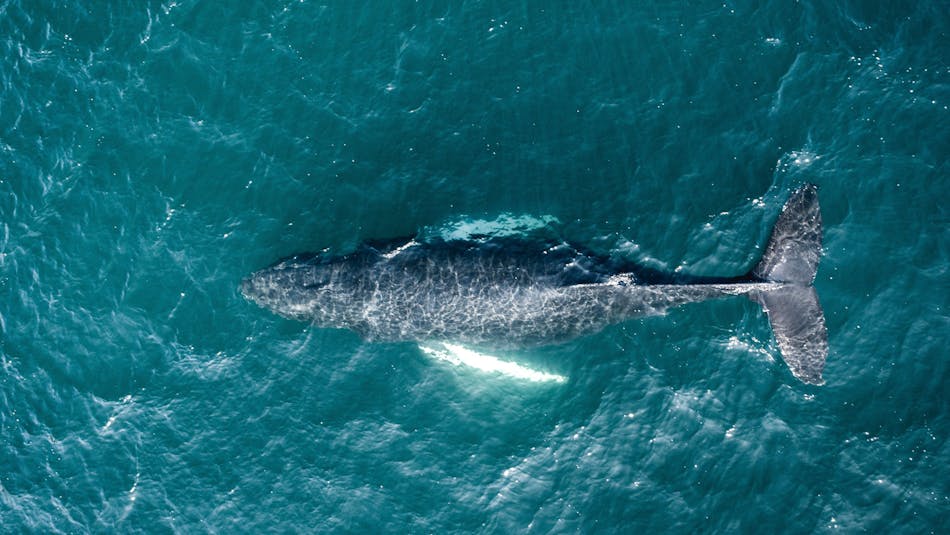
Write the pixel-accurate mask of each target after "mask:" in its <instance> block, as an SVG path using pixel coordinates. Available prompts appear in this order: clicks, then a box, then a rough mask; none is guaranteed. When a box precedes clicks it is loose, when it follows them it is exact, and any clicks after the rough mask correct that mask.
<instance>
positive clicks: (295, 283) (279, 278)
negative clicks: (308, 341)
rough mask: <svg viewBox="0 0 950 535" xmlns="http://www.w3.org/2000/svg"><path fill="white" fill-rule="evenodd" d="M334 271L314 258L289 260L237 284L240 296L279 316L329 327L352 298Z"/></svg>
mask: <svg viewBox="0 0 950 535" xmlns="http://www.w3.org/2000/svg"><path fill="white" fill-rule="evenodd" d="M337 267H338V266H336V265H335V264H334V263H333V262H327V261H325V260H323V259H322V258H320V257H319V256H315V255H301V256H295V257H291V258H288V259H285V260H282V261H280V262H277V263H276V264H274V265H272V266H270V267H267V268H264V269H262V270H260V271H256V272H254V273H253V274H251V276H249V277H247V278H246V279H244V280H243V281H241V293H242V294H243V295H244V297H245V298H247V299H248V300H250V301H253V302H255V303H257V304H258V305H260V306H261V307H264V308H267V309H269V310H272V311H273V312H276V313H277V314H280V315H281V316H285V317H288V318H292V319H298V320H314V321H317V322H319V323H322V324H327V325H332V324H334V323H337V322H336V321H333V320H334V319H335V318H336V316H338V315H339V313H340V311H341V310H344V307H343V305H345V304H346V302H347V301H348V299H347V298H346V296H347V295H352V292H351V291H347V289H346V288H345V286H346V285H345V284H341V282H344V281H341V280H340V277H339V276H337V273H338V271H339V270H338V269H336V268H337Z"/></svg>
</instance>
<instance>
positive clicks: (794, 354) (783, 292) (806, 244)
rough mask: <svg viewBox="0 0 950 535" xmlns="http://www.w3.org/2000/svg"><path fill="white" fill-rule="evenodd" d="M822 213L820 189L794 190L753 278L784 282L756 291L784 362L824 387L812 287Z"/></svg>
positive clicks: (822, 337)
mask: <svg viewBox="0 0 950 535" xmlns="http://www.w3.org/2000/svg"><path fill="white" fill-rule="evenodd" d="M821 232H822V230H821V211H820V209H819V207H818V187H817V186H815V185H814V184H806V185H804V186H802V187H800V188H798V189H797V190H795V191H794V192H793V193H792V194H791V196H790V197H789V198H788V201H786V203H785V207H784V208H782V213H781V214H780V215H779V217H778V220H777V221H776V222H775V226H774V227H773V228H772V235H771V237H770V238H769V242H768V244H767V245H766V248H765V254H763V255H762V259H761V260H760V261H759V263H758V264H757V265H756V266H755V268H753V269H752V272H751V273H750V275H751V276H752V277H753V278H756V279H759V280H763V281H767V282H777V283H783V284H782V286H780V287H779V288H777V289H774V290H770V291H759V292H754V293H753V294H752V295H751V297H752V298H753V299H754V300H755V301H756V302H758V303H759V304H760V305H762V308H763V309H764V310H765V313H766V315H767V316H768V318H769V323H770V324H771V325H772V332H773V333H775V340H776V342H778V347H779V350H781V352H782V358H783V359H784V360H785V363H786V364H787V365H788V367H789V369H790V370H791V371H792V374H793V375H794V376H795V377H797V378H798V379H799V380H801V381H802V382H805V383H808V384H813V385H820V384H823V383H824V380H823V379H822V378H821V372H822V370H823V369H824V367H825V359H826V358H827V356H828V331H827V329H826V328H825V315H824V313H823V312H822V310H821V303H819V302H818V293H817V292H816V291H815V288H814V287H813V286H812V283H813V282H814V280H815V273H816V272H817V271H818V261H819V260H820V259H821Z"/></svg>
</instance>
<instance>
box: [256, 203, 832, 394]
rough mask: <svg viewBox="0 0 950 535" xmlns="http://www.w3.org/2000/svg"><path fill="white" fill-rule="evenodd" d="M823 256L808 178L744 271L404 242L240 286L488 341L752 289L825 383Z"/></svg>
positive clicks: (552, 338) (272, 271)
mask: <svg viewBox="0 0 950 535" xmlns="http://www.w3.org/2000/svg"><path fill="white" fill-rule="evenodd" d="M820 256H821V214H820V210H819V208H818V197H817V188H816V187H815V186H814V185H811V184H809V185H805V186H802V187H801V188H799V189H798V190H796V191H795V192H793V193H792V194H791V195H790V196H789V200H788V201H787V202H786V204H785V207H784V208H783V210H782V212H781V214H780V215H779V218H778V220H777V221H776V223H775V226H774V228H773V230H772V235H771V238H770V239H769V242H768V244H767V246H766V249H765V253H764V255H763V256H762V259H761V261H760V262H759V263H758V264H757V265H756V266H755V267H754V268H753V269H752V271H750V272H749V273H747V274H745V275H741V276H736V277H723V278H709V277H706V278H700V277H690V276H683V275H673V274H664V273H660V272H656V271H653V270H649V269H644V268H642V267H639V266H636V265H633V264H630V263H626V262H623V261H616V260H610V259H606V258H602V257H599V256H597V255H595V254H592V253H589V252H586V251H584V250H582V249H580V248H577V247H574V246H571V245H568V244H564V243H536V242H531V241H527V240H524V239H518V238H486V239H477V238H473V239H469V240H443V239H435V240H426V241H423V242H417V241H415V240H413V239H408V238H407V239H403V240H395V241H389V242H386V243H376V244H365V245H362V246H360V247H359V248H358V249H357V250H356V251H354V252H352V253H350V254H346V255H326V254H304V255H297V256H294V257H291V258H287V259H284V260H282V261H279V262H277V263H276V264H274V265H272V266H270V267H268V268H266V269H263V270H260V271H258V272H256V273H254V274H252V275H251V276H250V277H248V278H247V279H245V280H244V281H243V282H242V284H241V291H242V293H243V294H244V295H245V297H247V298H248V299H250V300H252V301H254V302H256V303H258V304H259V305H261V306H263V307H265V308H268V309H270V310H272V311H274V312H276V313H278V314H280V315H282V316H285V317H289V318H294V319H299V320H305V321H312V322H313V323H314V324H316V325H318V326H323V327H338V328H347V329H351V330H353V331H356V332H358V333H360V334H361V335H362V336H364V337H365V338H368V339H373V340H392V341H395V340H414V341H452V342H456V343H462V344H471V345H476V346H481V347H485V346H489V347H524V346H531V345H542V344H549V343H556V342H559V341H563V340H567V339H570V338H573V337H577V336H581V335H584V334H588V333H593V332H597V331H599V330H601V329H603V328H604V327H606V326H608V325H611V324H614V323H618V322H622V321H624V320H627V319H630V318H635V317H639V316H645V315H653V314H662V313H663V312H664V311H666V310H667V309H669V308H670V307H675V306H679V305H683V304H686V303H692V302H696V301H704V300H706V299H712V298H717V297H724V296H735V295H746V296H748V297H750V298H751V299H753V300H755V301H756V302H759V303H760V304H761V305H762V306H763V308H764V309H765V311H766V313H767V315H768V317H769V320H770V323H771V325H772V328H773V332H774V333H775V337H776V341H777V342H778V346H779V349H780V350H781V352H782V356H783V358H784V360H785V362H786V363H787V364H788V366H789V368H790V369H791V371H792V373H793V374H794V375H795V376H796V377H797V378H799V379H800V380H802V381H803V382H805V383H809V384H822V383H823V380H822V377H821V372H822V369H823V368H824V362H825V358H826V355H827V352H828V343H827V333H826V330H825V322H824V316H823V313H822V310H821V306H820V304H819V302H818V298H817V294H816V293H815V290H814V288H813V287H812V283H813V280H814V277H815V273H816V270H817V267H818V261H819V258H820Z"/></svg>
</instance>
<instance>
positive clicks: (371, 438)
mask: <svg viewBox="0 0 950 535" xmlns="http://www.w3.org/2000/svg"><path fill="white" fill-rule="evenodd" d="M948 29H950V10H948V9H947V5H946V3H945V2H917V3H907V2H894V3H873V2H831V3H828V2H794V3H793V2H767V3H761V4H756V5H748V4H735V3H729V2H727V3H722V2H701V3H682V2H650V3H631V4H629V5H628V4H626V3H616V2H606V3H577V2H557V3H551V2H461V3H459V2H429V1H421V2H396V3H393V4H389V5H386V6H382V5H377V4H368V5H360V4H359V3H344V2H338V3H326V4H319V3H314V2H309V1H302V0H293V1H248V2H240V3H236V4H234V3H211V2H197V1H190V0H181V1H177V2H176V1H166V2H164V3H159V2H87V3H79V2H65V3H51V2H32V1H29V2H28V1H25V0H8V1H5V2H3V1H0V365H2V370H0V526H3V528H2V531H5V532H11V533H16V532H43V533H46V532H65V533H83V532H158V533H164V532H185V533H193V532H225V533H227V532H235V531H237V532H242V531H252V532H254V531H263V530H271V529H272V530H279V531H289V532H410V533H426V532H485V533H511V532H534V533H549V532H554V533H561V532H582V533H613V532H618V533H619V532H639V531H647V530H650V531H658V530H662V531H684V532H685V531H701V532H734V531H740V532H763V531H764V532H791V533H809V532H825V531H832V530H836V529H841V530H845V531H847V532H859V531H869V532H887V533H939V532H942V531H945V528H944V526H946V525H948V523H950V484H948V481H950V470H948V468H947V466H948V465H950V449H948V445H947V437H948V435H950V392H948V388H947V385H948V384H950V364H948V363H950V354H948V350H947V342H948V332H950V313H948V308H947V307H948V284H947V280H948V262H950V258H948V256H950V245H948V239H950V230H948V229H950V216H948V212H947V199H950V179H948V172H950V165H948V160H947V158H948V154H950V121H948V118H950V116H948V106H950V38H948ZM804 183H815V184H818V185H819V187H820V190H819V198H820V202H821V206H822V212H823V218H824V256H823V258H822V260H821V264H820V266H819V270H818V275H817V279H816V281H815V287H816V289H817V291H818V294H819V296H820V299H821V303H822V306H823V308H824V312H825V315H826V320H827V327H828V333H829V345H830V354H829V357H828V361H827V365H826V367H825V370H824V379H825V381H826V383H825V384H824V385H823V386H810V385H805V384H803V383H801V382H799V381H797V380H796V379H795V378H794V377H793V376H792V375H791V373H790V372H789V370H788V368H787V367H786V366H785V364H784V363H783V362H782V358H781V355H780V353H779V351H778V347H777V344H776V342H775V340H774V338H773V336H772V332H771V330H770V329H769V325H768V322H767V320H766V319H765V317H764V314H762V311H761V309H760V307H758V306H757V305H756V304H755V303H752V302H751V301H749V300H746V299H743V298H734V299H733V298H730V299H724V300H718V301H710V302H705V303H698V304H691V305H688V306H685V307H682V308H677V309H674V310H670V311H669V313H667V314H666V315H664V316H659V317H649V318H642V319H635V320H631V321H628V322H623V323H621V324H618V325H614V326H611V327H609V328H607V329H606V330H604V331H602V332H599V333H597V334H594V335H590V336H585V337H581V338H578V339H575V340H573V341H570V342H567V343H562V344H556V345H550V346H545V347H540V348H537V349H533V350H530V351H525V352H521V353H517V354H504V355H497V357H498V358H499V359H501V360H504V361H506V362H516V363H517V364H518V366H519V367H522V368H524V369H530V370H535V371H537V372H538V373H540V374H541V375H533V376H532V375H526V376H523V377H519V376H516V375H517V374H514V375H513V374H512V372H511V370H510V369H507V368H506V369H501V370H496V371H485V370H483V369H478V368H477V367H473V366H471V365H466V363H465V362H464V359H462V358H461V357H459V355H458V354H456V355H452V354H447V353H445V352H444V351H443V352H439V351H435V352H433V351H427V350H426V349H425V348H420V346H418V345H416V344H413V343H409V342H405V343H383V342H367V341H364V340H362V339H361V338H360V337H359V336H358V335H356V334H355V333H352V332H349V331H346V330H334V329H321V328H317V327H314V326H311V325H308V324H306V323H302V322H294V321H290V320H287V319H283V318H281V317H279V316H276V315H274V314H271V313H269V312H268V311H266V310H264V309H262V308H259V307H257V306H256V305H254V304H253V303H250V302H248V301H247V300H245V299H244V298H243V297H242V296H241V293H240V291H239V284H240V282H241V280H242V278H244V277H246V276H247V275H248V274H249V273H251V272H253V271H255V270H257V269H260V268H262V267H264V266H267V265H269V264H271V263H272V262H274V261H275V260H277V259H279V258H283V257H286V256H288V255H292V254H296V253H300V252H304V251H322V250H333V251H346V250H351V249H353V248H355V247H356V246H357V244H359V243H361V242H363V241H366V240H379V239H389V238H395V237H399V236H408V235H412V234H421V235H429V236H442V237H453V236H454V237H458V236H471V235H477V234H484V233H490V234H502V235H512V236H535V235H544V236H554V237H556V238H557V239H562V240H565V241H569V242H571V243H577V244H582V245H584V246H585V247H588V248H590V249H591V250H594V251H598V252H600V253H603V254H609V255H612V256H614V257H618V258H624V259H627V260H629V261H630V262H633V263H636V264H638V265H642V266H645V267H647V268H649V269H653V270H657V271H660V272H667V273H678V272H683V273H690V274H695V275H697V276H732V275H737V274H742V273H745V272H746V271H748V270H749V268H750V267H751V266H752V265H754V263H755V262H756V261H757V260H758V257H759V255H760V254H761V249H762V246H763V245H764V243H765V241H766V240H767V238H768V233H769V229H770V227H771V224H772V223H773V222H774V220H775V218H776V217H777V215H778V212H779V211H780V210H781V207H782V204H783V203H784V202H785V199H786V197H787V196H788V194H789V192H790V191H792V190H794V189H795V188H796V187H798V186H800V185H801V184H804ZM433 355H435V356H436V357H438V358H433ZM526 377H527V378H526ZM552 377H556V378H558V380H546V379H549V378H552ZM532 378H534V379H538V380H532Z"/></svg>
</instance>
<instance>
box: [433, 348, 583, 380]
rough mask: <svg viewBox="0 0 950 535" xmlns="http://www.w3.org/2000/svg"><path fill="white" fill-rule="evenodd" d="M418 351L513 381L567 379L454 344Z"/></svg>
mask: <svg viewBox="0 0 950 535" xmlns="http://www.w3.org/2000/svg"><path fill="white" fill-rule="evenodd" d="M419 349H421V350H422V352H423V353H425V354H426V355H428V356H430V357H432V358H435V359H438V360H441V361H445V362H449V363H451V364H455V365H456V366H468V367H470V368H475V369H476V370H479V371H483V372H489V373H499V374H501V375H504V376H506V377H511V378H513V379H523V380H527V381H533V382H537V383H542V382H555V383H563V382H565V381H567V378H566V377H564V376H563V375H557V374H553V373H547V372H542V371H538V370H532V369H531V368H527V367H525V366H522V365H520V364H517V363H515V362H511V361H506V360H501V359H499V358H498V357H495V356H492V355H486V354H484V353H479V352H477V351H473V350H471V349H468V348H467V347H463V346H460V345H456V344H449V343H444V342H442V343H435V344H431V345H419Z"/></svg>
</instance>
